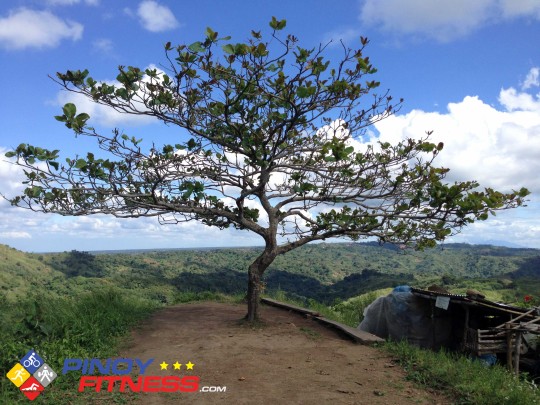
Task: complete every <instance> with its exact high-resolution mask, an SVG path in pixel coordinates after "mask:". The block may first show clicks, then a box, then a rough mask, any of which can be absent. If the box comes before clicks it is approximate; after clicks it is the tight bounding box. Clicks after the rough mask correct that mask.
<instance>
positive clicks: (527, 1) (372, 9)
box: [360, 0, 540, 42]
mask: <svg viewBox="0 0 540 405" xmlns="http://www.w3.org/2000/svg"><path fill="white" fill-rule="evenodd" d="M361 4H362V5H361V13H360V20H361V21H362V22H363V23H364V24H366V25H369V26H374V27H378V28H381V29H382V30H384V31H387V32H392V33H395V34H406V35H415V36H421V37H428V38H433V39H436V40H438V41H441V42H448V41H452V40H454V39H456V38H460V37H464V36H466V35H468V34H469V33H471V32H473V31H475V30H477V29H479V28H480V27H482V26H484V25H486V24H489V23H493V22H497V21H502V20H508V19H512V18H517V17H527V16H528V17H532V18H536V19H540V2H538V0H475V1H470V0H431V1H425V0H364V1H363V2H362V3H361Z"/></svg>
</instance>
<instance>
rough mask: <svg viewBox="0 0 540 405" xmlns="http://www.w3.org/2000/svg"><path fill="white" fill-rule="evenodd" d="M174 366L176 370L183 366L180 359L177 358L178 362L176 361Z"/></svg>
mask: <svg viewBox="0 0 540 405" xmlns="http://www.w3.org/2000/svg"><path fill="white" fill-rule="evenodd" d="M173 366H174V369H175V370H180V367H182V365H181V364H180V363H178V360H176V363H174V364H173Z"/></svg>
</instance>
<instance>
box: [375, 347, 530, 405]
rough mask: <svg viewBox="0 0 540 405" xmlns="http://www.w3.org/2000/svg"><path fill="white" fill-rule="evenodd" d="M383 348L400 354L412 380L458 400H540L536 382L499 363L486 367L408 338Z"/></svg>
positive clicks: (505, 404)
mask: <svg viewBox="0 0 540 405" xmlns="http://www.w3.org/2000/svg"><path fill="white" fill-rule="evenodd" d="M383 350H385V351H387V352H389V353H390V354H392V355H393V356H395V357H396V358H397V361H398V362H399V363H400V364H401V366H402V367H403V368H404V369H405V371H406V372H407V378H408V379H409V380H411V381H414V382H415V383H417V384H419V385H422V386H424V387H430V388H434V389H436V390H439V391H443V392H445V393H446V394H448V395H449V396H450V397H451V398H454V400H455V402H454V403H455V404H475V405H493V404H498V405H516V404H540V392H539V391H538V389H537V387H536V385H535V384H534V383H532V382H531V381H528V380H526V379H525V377H524V376H521V377H520V378H518V377H516V376H514V375H513V374H511V373H509V372H508V371H507V370H506V369H505V368H503V367H501V366H499V365H496V366H494V367H486V366H485V365H484V364H483V363H481V362H478V361H472V360H471V359H469V358H467V357H464V356H459V355H456V354H454V353H447V352H443V351H441V352H433V351H430V350H423V349H419V348H417V347H413V346H411V345H409V344H407V343H405V342H401V343H395V342H389V343H386V344H385V345H383Z"/></svg>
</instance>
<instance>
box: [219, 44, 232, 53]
mask: <svg viewBox="0 0 540 405" xmlns="http://www.w3.org/2000/svg"><path fill="white" fill-rule="evenodd" d="M221 49H223V52H225V53H228V54H229V55H234V46H233V45H232V44H227V45H223V46H222V47H221Z"/></svg>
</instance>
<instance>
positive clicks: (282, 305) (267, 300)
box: [261, 298, 321, 317]
mask: <svg viewBox="0 0 540 405" xmlns="http://www.w3.org/2000/svg"><path fill="white" fill-rule="evenodd" d="M261 302H264V303H265V304H269V305H273V306H274V307H279V308H284V309H288V310H291V311H295V312H298V313H300V314H304V315H311V316H313V317H318V316H321V314H320V313H318V312H317V311H312V310H310V309H306V308H302V307H297V306H296V305H292V304H287V303H285V302H280V301H276V300H273V299H271V298H261Z"/></svg>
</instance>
